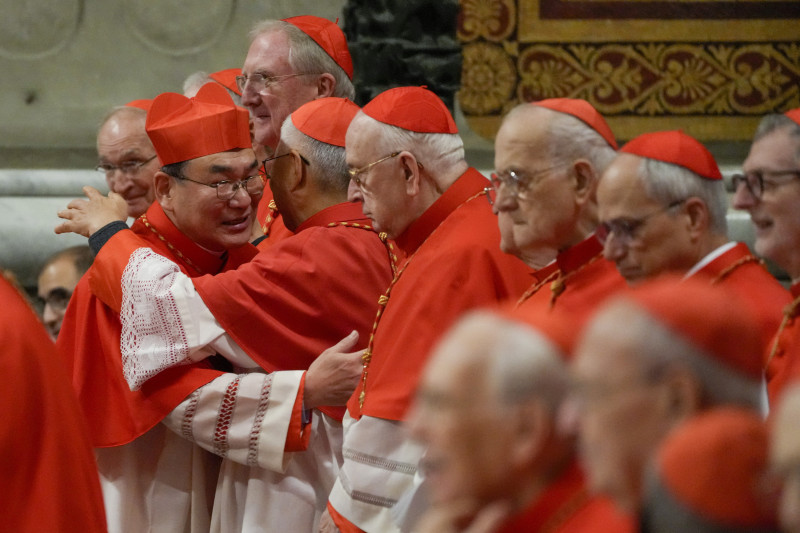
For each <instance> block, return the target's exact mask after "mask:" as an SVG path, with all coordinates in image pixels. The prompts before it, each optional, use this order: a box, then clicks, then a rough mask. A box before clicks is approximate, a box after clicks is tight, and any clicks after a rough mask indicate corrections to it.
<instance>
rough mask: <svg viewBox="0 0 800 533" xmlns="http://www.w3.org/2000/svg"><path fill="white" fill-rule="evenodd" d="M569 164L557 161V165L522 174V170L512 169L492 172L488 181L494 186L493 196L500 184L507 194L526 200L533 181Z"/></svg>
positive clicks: (498, 189) (492, 200)
mask: <svg viewBox="0 0 800 533" xmlns="http://www.w3.org/2000/svg"><path fill="white" fill-rule="evenodd" d="M569 165H570V163H559V164H558V165H553V166H552V167H548V168H543V169H541V170H537V171H535V172H531V173H529V174H523V173H522V172H516V171H514V170H509V171H506V172H500V173H496V172H495V173H492V175H491V178H490V181H491V182H492V188H494V191H495V197H496V196H497V193H498V192H499V191H500V186H501V185H502V186H503V187H505V189H506V190H507V191H508V192H509V194H511V196H514V197H515V198H519V199H520V200H527V199H528V193H529V192H530V189H531V186H532V185H533V184H534V183H535V182H537V181H541V179H544V176H546V175H547V174H549V173H550V172H552V171H554V170H556V169H559V168H562V167H566V166H569ZM540 176H542V178H540V179H537V177H540ZM490 201H491V202H494V198H492V199H490Z"/></svg>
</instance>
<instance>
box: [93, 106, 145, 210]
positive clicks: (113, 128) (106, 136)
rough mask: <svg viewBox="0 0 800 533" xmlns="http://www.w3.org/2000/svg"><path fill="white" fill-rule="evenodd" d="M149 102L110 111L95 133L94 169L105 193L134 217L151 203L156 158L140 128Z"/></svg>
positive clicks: (142, 125)
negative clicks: (103, 179)
mask: <svg viewBox="0 0 800 533" xmlns="http://www.w3.org/2000/svg"><path fill="white" fill-rule="evenodd" d="M149 104H150V102H149V101H147V100H138V101H134V102H130V103H129V104H126V105H125V106H123V107H118V108H116V109H114V110H113V111H111V113H109V114H108V116H107V117H106V118H105V119H104V120H103V123H102V124H101V126H100V130H99V131H98V132H97V156H98V158H99V163H98V164H97V170H98V171H100V172H102V173H103V174H105V177H106V183H108V188H109V190H111V191H113V192H115V193H117V194H119V195H120V196H122V197H123V198H124V199H125V203H126V204H127V205H128V216H129V217H134V218H135V217H138V216H139V215H141V214H142V213H144V212H145V211H147V208H148V207H150V204H151V203H153V199H154V197H155V196H154V195H155V193H154V191H153V176H155V173H156V172H157V171H158V168H159V166H158V159H157V158H156V152H155V149H154V148H153V143H151V142H150V139H149V138H148V137H147V132H146V131H145V128H144V123H145V119H146V118H147V108H148V106H149Z"/></svg>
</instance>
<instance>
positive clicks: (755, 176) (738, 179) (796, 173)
mask: <svg viewBox="0 0 800 533" xmlns="http://www.w3.org/2000/svg"><path fill="white" fill-rule="evenodd" d="M764 176H767V179H764ZM769 176H776V177H777V176H793V177H795V178H800V170H755V171H753V172H747V173H746V174H735V175H734V176H732V177H731V181H732V182H733V190H734V191H738V190H739V185H740V184H742V183H744V185H745V187H747V192H749V193H750V195H751V196H752V197H753V198H756V199H760V198H761V196H762V195H763V194H764V188H765V184H766V185H767V187H766V188H770V187H777V186H779V185H783V184H785V183H789V182H788V181H776V180H774V179H772V178H770V177H769Z"/></svg>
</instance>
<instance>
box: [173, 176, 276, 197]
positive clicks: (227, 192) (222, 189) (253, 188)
mask: <svg viewBox="0 0 800 533" xmlns="http://www.w3.org/2000/svg"><path fill="white" fill-rule="evenodd" d="M173 177H174V178H176V179H179V180H184V181H191V182H192V183H197V184H198V185H205V186H206V187H211V188H212V189H215V190H216V191H217V198H219V199H220V200H224V201H226V202H227V201H228V200H230V199H231V198H233V197H234V196H236V191H237V190H239V189H244V191H245V192H246V193H247V194H250V195H252V196H261V194H263V192H264V180H263V179H261V176H249V177H247V178H245V179H243V180H241V181H228V180H222V181H215V182H214V183H203V182H202V181H197V180H193V179H191V178H187V177H186V176H173Z"/></svg>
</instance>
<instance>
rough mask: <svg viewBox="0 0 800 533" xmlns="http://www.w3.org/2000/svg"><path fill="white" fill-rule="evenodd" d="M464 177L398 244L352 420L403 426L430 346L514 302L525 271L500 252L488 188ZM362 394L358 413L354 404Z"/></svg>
mask: <svg viewBox="0 0 800 533" xmlns="http://www.w3.org/2000/svg"><path fill="white" fill-rule="evenodd" d="M487 185H488V184H487V181H486V178H484V177H483V176H482V175H481V174H480V173H479V172H478V171H477V170H475V169H472V168H470V169H468V170H467V172H465V173H464V174H463V175H462V176H461V177H460V178H459V179H458V180H457V181H456V182H455V183H454V184H453V185H451V186H450V187H449V188H448V189H447V191H445V193H444V194H443V195H442V196H441V197H440V198H439V199H438V200H437V201H436V202H435V203H434V204H433V205H432V206H431V207H429V208H428V209H427V210H426V211H425V212H424V213H423V214H422V216H420V217H419V218H418V219H417V220H415V221H414V222H413V223H412V224H411V225H410V226H409V227H408V228H407V229H406V231H405V232H403V234H402V235H401V236H400V237H399V238H398V239H397V245H398V247H399V248H400V249H401V251H402V252H403V253H404V254H405V255H406V257H407V258H408V259H407V260H406V261H407V267H405V269H404V270H403V271H402V273H401V275H400V277H399V279H398V280H397V281H396V283H395V284H394V285H393V286H392V288H391V291H390V297H389V298H388V301H387V303H386V304H385V308H383V310H382V315H381V317H380V321H379V326H378V328H377V331H376V333H375V340H374V344H373V347H372V354H373V355H372V360H371V361H370V363H369V367H368V369H367V373H368V376H367V380H366V387H364V381H363V380H362V382H361V383H360V384H359V387H358V388H357V389H356V393H355V394H354V395H353V396H352V397H351V399H350V402H349V403H348V412H349V413H350V416H352V417H354V418H359V417H360V416H361V415H362V414H364V415H368V416H372V417H377V418H382V419H387V420H402V419H403V418H404V415H405V412H406V409H407V408H408V406H409V403H410V401H411V398H412V396H413V393H414V390H415V388H416V385H417V381H418V379H419V375H420V372H421V371H422V368H423V367H424V365H425V362H426V361H427V359H428V355H429V352H430V350H431V348H432V346H433V344H434V342H435V341H436V340H437V339H438V338H439V337H440V336H441V335H442V333H444V332H445V331H446V330H447V328H448V327H449V326H450V325H451V324H452V323H453V322H454V321H455V320H456V319H457V318H458V317H460V316H461V315H462V314H463V313H464V312H465V311H467V310H469V309H474V308H478V307H484V306H490V305H496V304H497V303H498V302H501V301H503V300H506V299H509V298H516V297H518V296H519V295H520V294H522V291H523V290H524V289H525V287H527V286H528V284H529V281H530V273H531V270H530V268H529V267H528V266H526V265H525V264H524V263H523V262H522V261H520V260H519V259H517V258H516V257H514V256H511V255H508V254H505V253H503V252H502V251H501V250H500V245H499V243H500V232H499V230H498V228H497V217H495V216H494V215H493V214H492V210H491V206H490V205H489V203H488V201H487V199H486V198H485V197H484V194H483V190H484V188H485V187H486V186H487ZM362 391H363V392H364V399H365V401H364V405H363V409H362V408H360V407H359V397H360V395H361V393H362Z"/></svg>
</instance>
